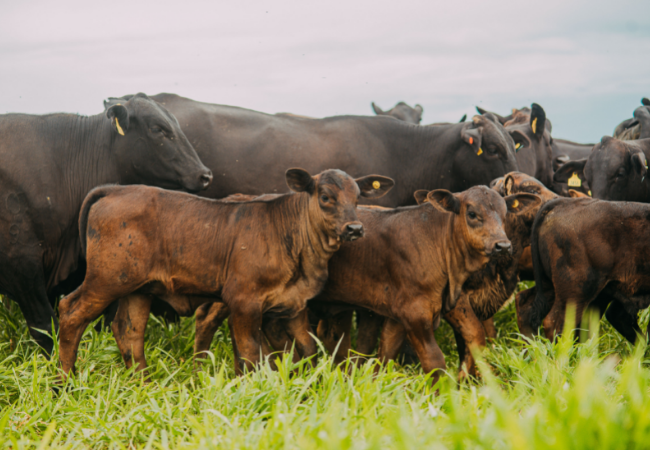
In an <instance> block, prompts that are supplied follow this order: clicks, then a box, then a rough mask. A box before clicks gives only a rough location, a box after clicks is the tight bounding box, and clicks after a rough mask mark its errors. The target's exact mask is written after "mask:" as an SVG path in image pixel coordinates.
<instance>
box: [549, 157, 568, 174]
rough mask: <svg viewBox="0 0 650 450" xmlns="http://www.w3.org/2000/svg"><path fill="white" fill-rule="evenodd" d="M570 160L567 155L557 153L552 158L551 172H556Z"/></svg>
mask: <svg viewBox="0 0 650 450" xmlns="http://www.w3.org/2000/svg"><path fill="white" fill-rule="evenodd" d="M569 161H571V159H570V158H569V157H568V156H567V155H558V156H556V157H555V158H553V172H557V171H558V169H559V168H560V167H562V166H563V165H565V164H566V163H568V162H569Z"/></svg>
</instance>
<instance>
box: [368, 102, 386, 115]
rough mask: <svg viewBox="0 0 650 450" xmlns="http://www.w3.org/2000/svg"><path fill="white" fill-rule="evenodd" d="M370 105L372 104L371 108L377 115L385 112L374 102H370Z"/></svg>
mask: <svg viewBox="0 0 650 450" xmlns="http://www.w3.org/2000/svg"><path fill="white" fill-rule="evenodd" d="M371 105H372V110H373V111H374V112H375V114H377V115H378V116H381V115H382V114H386V113H385V112H384V110H383V109H381V108H380V107H379V106H377V105H375V102H372V103H371Z"/></svg>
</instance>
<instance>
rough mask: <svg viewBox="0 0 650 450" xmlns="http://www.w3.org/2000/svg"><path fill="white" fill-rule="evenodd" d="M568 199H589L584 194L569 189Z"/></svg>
mask: <svg viewBox="0 0 650 450" xmlns="http://www.w3.org/2000/svg"><path fill="white" fill-rule="evenodd" d="M569 197H571V198H583V197H584V198H589V196H588V195H587V194H585V193H584V192H580V191H576V190H575V189H569Z"/></svg>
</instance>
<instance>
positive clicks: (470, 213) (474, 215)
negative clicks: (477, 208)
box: [467, 211, 476, 220]
mask: <svg viewBox="0 0 650 450" xmlns="http://www.w3.org/2000/svg"><path fill="white" fill-rule="evenodd" d="M467 217H469V218H470V219H472V220H474V219H476V213H475V212H474V211H470V212H468V213H467Z"/></svg>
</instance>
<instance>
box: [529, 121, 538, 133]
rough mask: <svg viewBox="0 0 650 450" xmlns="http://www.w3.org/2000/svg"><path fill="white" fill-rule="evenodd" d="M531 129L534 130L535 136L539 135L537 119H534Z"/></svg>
mask: <svg viewBox="0 0 650 450" xmlns="http://www.w3.org/2000/svg"><path fill="white" fill-rule="evenodd" d="M530 127H531V128H532V129H533V134H535V133H537V117H535V118H534V119H533V123H531V124H530Z"/></svg>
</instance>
